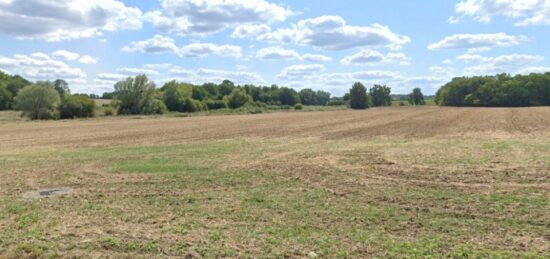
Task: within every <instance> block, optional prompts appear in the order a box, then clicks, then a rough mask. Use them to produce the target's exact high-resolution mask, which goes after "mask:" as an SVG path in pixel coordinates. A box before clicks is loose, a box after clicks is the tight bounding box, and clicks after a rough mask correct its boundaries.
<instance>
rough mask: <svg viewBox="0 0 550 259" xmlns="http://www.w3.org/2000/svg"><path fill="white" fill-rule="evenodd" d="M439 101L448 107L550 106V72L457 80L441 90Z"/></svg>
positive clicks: (437, 99) (459, 78)
mask: <svg viewBox="0 0 550 259" xmlns="http://www.w3.org/2000/svg"><path fill="white" fill-rule="evenodd" d="M435 102H436V103H437V104H439V105H445V106H538V105H550V72H547V73H545V74H536V73H533V74H530V75H516V76H513V77H512V76H510V75H508V74H498V75H496V76H475V77H457V78H453V79H452V80H451V82H449V83H447V84H445V85H444V86H442V87H441V88H440V89H439V90H438V91H437V94H436V97H435Z"/></svg>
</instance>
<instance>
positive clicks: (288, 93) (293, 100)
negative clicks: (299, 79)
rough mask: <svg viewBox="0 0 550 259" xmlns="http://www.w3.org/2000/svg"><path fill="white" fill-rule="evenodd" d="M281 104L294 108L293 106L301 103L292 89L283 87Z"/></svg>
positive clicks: (280, 90)
mask: <svg viewBox="0 0 550 259" xmlns="http://www.w3.org/2000/svg"><path fill="white" fill-rule="evenodd" d="M279 102H280V103H281V104H282V105H290V106H293V105H295V104H297V103H298V102H300V96H299V95H298V93H296V91H295V90H294V89H292V88H288V87H281V88H280V89H279Z"/></svg>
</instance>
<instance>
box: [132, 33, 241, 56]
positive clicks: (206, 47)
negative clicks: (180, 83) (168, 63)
mask: <svg viewBox="0 0 550 259" xmlns="http://www.w3.org/2000/svg"><path fill="white" fill-rule="evenodd" d="M122 50H123V51H126V52H141V53H155V54H159V53H174V54H176V55H178V56H183V57H201V58H203V57H207V56H209V55H217V56H222V57H234V58H239V57H241V55H242V53H241V51H242V50H241V47H239V46H236V45H216V44H212V43H191V44H188V45H185V46H183V47H181V48H180V47H178V46H176V42H175V41H174V39H172V38H170V37H166V36H162V35H155V36H154V37H153V38H151V39H147V40H143V41H135V42H131V43H130V44H129V46H125V47H123V48H122Z"/></svg>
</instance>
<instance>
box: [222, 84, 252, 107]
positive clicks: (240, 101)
mask: <svg viewBox="0 0 550 259" xmlns="http://www.w3.org/2000/svg"><path fill="white" fill-rule="evenodd" d="M252 102H253V100H252V97H251V96H250V95H248V94H247V93H246V92H245V91H244V90H242V89H239V88H235V89H233V91H232V92H231V94H229V96H228V97H227V104H228V105H229V107H231V108H233V109H236V108H239V107H241V106H244V105H245V104H247V103H252Z"/></svg>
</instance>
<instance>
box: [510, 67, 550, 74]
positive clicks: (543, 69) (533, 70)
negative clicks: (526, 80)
mask: <svg viewBox="0 0 550 259" xmlns="http://www.w3.org/2000/svg"><path fill="white" fill-rule="evenodd" d="M548 72H550V67H526V68H522V69H520V70H519V71H517V73H518V74H523V75H527V74H530V73H548Z"/></svg>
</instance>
